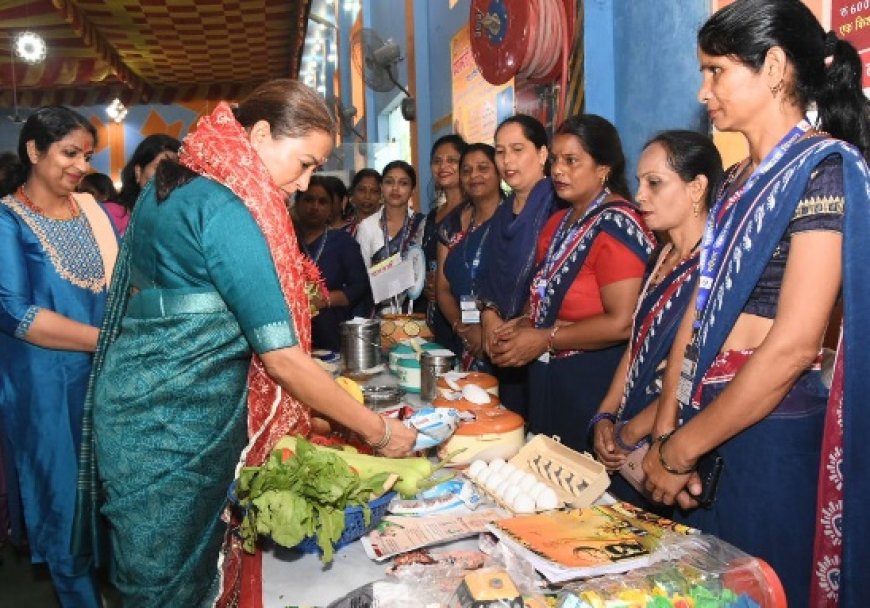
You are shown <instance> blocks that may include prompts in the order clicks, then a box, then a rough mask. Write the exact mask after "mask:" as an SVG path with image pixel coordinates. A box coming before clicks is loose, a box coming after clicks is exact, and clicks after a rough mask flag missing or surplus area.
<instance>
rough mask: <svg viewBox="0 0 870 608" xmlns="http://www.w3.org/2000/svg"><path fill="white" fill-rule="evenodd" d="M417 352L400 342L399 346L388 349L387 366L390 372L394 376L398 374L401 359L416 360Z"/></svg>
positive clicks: (405, 343)
mask: <svg viewBox="0 0 870 608" xmlns="http://www.w3.org/2000/svg"><path fill="white" fill-rule="evenodd" d="M416 358H417V351H415V350H414V348H413V347H412V346H411V345H410V344H408V343H407V342H402V343H401V344H396V345H395V346H393V347H392V348H391V349H390V353H389V355H387V365H388V366H389V368H390V371H391V372H392V373H394V374H396V375H398V373H399V361H401V360H402V359H416Z"/></svg>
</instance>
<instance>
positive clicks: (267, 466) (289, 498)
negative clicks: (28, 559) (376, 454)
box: [236, 437, 389, 563]
mask: <svg viewBox="0 0 870 608" xmlns="http://www.w3.org/2000/svg"><path fill="white" fill-rule="evenodd" d="M388 476H389V473H379V474H377V475H373V476H372V477H369V478H366V479H361V478H360V477H359V476H358V475H356V474H355V473H354V472H353V471H351V469H350V467H349V466H348V465H347V463H346V462H345V461H344V460H342V459H341V458H339V457H338V456H337V455H335V454H331V453H330V452H328V451H324V450H316V449H315V448H314V446H313V445H312V444H310V443H309V442H308V441H306V440H304V439H302V438H301V437H300V438H297V440H296V454H295V455H294V456H292V457H291V458H288V459H286V460H284V459H282V456H281V451H280V450H276V451H275V452H273V453H272V454H271V455H270V456H269V458H268V460H267V461H266V462H265V463H264V464H263V466H261V467H245V468H244V469H242V471H241V473H240V474H239V479H238V481H237V482H236V496H237V498H238V500H239V505H240V506H241V507H242V509H243V510H244V512H245V516H244V519H243V520H242V524H241V528H240V533H241V536H242V541H243V546H244V549H245V551H247V552H249V553H253V552H254V551H255V549H256V542H257V538H258V537H259V536H271V537H272V540H274V541H275V542H276V543H278V544H279V545H282V546H284V547H295V546H296V545H298V544H299V543H300V542H302V540H304V539H305V538H307V537H309V536H313V535H316V536H317V545H318V546H319V547H320V549H321V551H322V552H323V555H322V557H321V560H322V561H323V562H324V563H329V562H331V561H332V557H333V551H334V549H333V546H334V544H335V543H336V542H337V541H338V539H339V538H341V534H342V532H343V531H344V525H345V519H344V509H345V508H347V507H350V506H361V507H362V508H363V515H364V518H365V523H366V525H369V523H370V521H371V510H370V509H369V507H368V501H369V499H370V498H371V496H372V495H373V494H374V495H378V494H381V493H382V489H383V485H384V482H385V481H386V479H387V477H388Z"/></svg>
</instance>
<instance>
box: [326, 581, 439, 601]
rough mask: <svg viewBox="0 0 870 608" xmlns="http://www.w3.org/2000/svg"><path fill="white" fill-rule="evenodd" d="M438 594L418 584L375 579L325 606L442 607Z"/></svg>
mask: <svg viewBox="0 0 870 608" xmlns="http://www.w3.org/2000/svg"><path fill="white" fill-rule="evenodd" d="M443 606H444V602H442V601H441V599H440V598H439V596H438V595H436V594H433V593H431V592H430V590H429V589H426V588H425V587H422V586H420V585H413V584H410V583H404V582H397V581H390V580H377V581H373V582H371V583H367V584H365V585H363V586H362V587H359V588H357V589H354V590H353V591H351V592H350V593H348V594H347V595H345V596H343V597H341V598H339V599H337V600H335V601H334V602H332V603H330V604H328V605H327V607H326V608H442V607H443Z"/></svg>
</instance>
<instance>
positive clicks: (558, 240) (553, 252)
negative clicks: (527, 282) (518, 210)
mask: <svg viewBox="0 0 870 608" xmlns="http://www.w3.org/2000/svg"><path fill="white" fill-rule="evenodd" d="M609 194H610V190H609V189H607V188H605V189H604V190H602V191H601V192H599V193H598V195H597V196H596V197H595V198H594V199H593V200H592V202H591V203H589V206H588V207H587V208H586V211H584V212H583V215H582V216H580V217H579V218H578V219H576V220H574V222H573V223H572V224H571V226H568V218H569V217H571V211H570V210H569V211H567V212H566V213H565V216H564V217H563V218H562V221H561V222H559V227H558V228H556V232H555V233H554V234H553V240H552V241H550V246H549V247H547V255H546V257H545V258H544V267H543V272H542V273H541V277H542V278H545V277H547V275H549V274H550V272H551V271H552V270H553V266H555V265H556V261H557V260H560V259H562V256H563V255H564V253H565V251H566V250H567V248H568V246H569V245H570V244H571V241H572V239H573V238H574V235H575V234H577V231H578V230H580V226H582V225H583V220H585V219H586V218H587V217H588V216H589V214H590V213H592V211H593V210H594V209H595V208H596V207H599V206H601V204H602V203H603V202H604V200H605V199H606V198H607V197H608V195H609ZM566 227H567V229H566Z"/></svg>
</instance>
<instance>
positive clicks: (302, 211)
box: [295, 175, 372, 352]
mask: <svg viewBox="0 0 870 608" xmlns="http://www.w3.org/2000/svg"><path fill="white" fill-rule="evenodd" d="M330 198H333V197H332V190H331V184H330V183H329V181H327V180H324V179H323V178H321V177H319V176H317V175H315V176H314V177H312V178H311V182H310V183H309V184H308V189H307V190H305V192H298V193H297V194H296V206H295V209H296V229H297V230H296V231H297V233H298V234H299V245H300V246H301V247H302V251H303V252H304V253H305V255H307V256H308V257H309V258H310V259H311V261H312V262H314V263H315V264H316V265H317V268H318V269H319V270H320V274H321V276H322V277H323V282H324V283H325V285H326V295H325V297H318V298H316V299H315V300H314V301H313V302H312V303H313V305H314V306H315V307H317V315H316V316H315V317H314V318H313V319H311V344H312V346H313V347H314V348H321V349H326V350H331V351H336V352H337V351H339V350H340V349H341V323H342V322H343V321H347V320H348V319H350V318H351V317H352V316H353V314H358V315H360V316H365V317H367V316H369V315H370V314H371V309H372V302H371V288H370V287H369V276H368V272H367V271H366V265H365V262H363V258H362V254H361V253H360V250H359V243H357V242H356V240H354V238H353V237H352V236H351V235H350V234H348V233H347V232H345V231H344V230H335V229H332V228H331V227H330V226H329V202H330Z"/></svg>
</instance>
